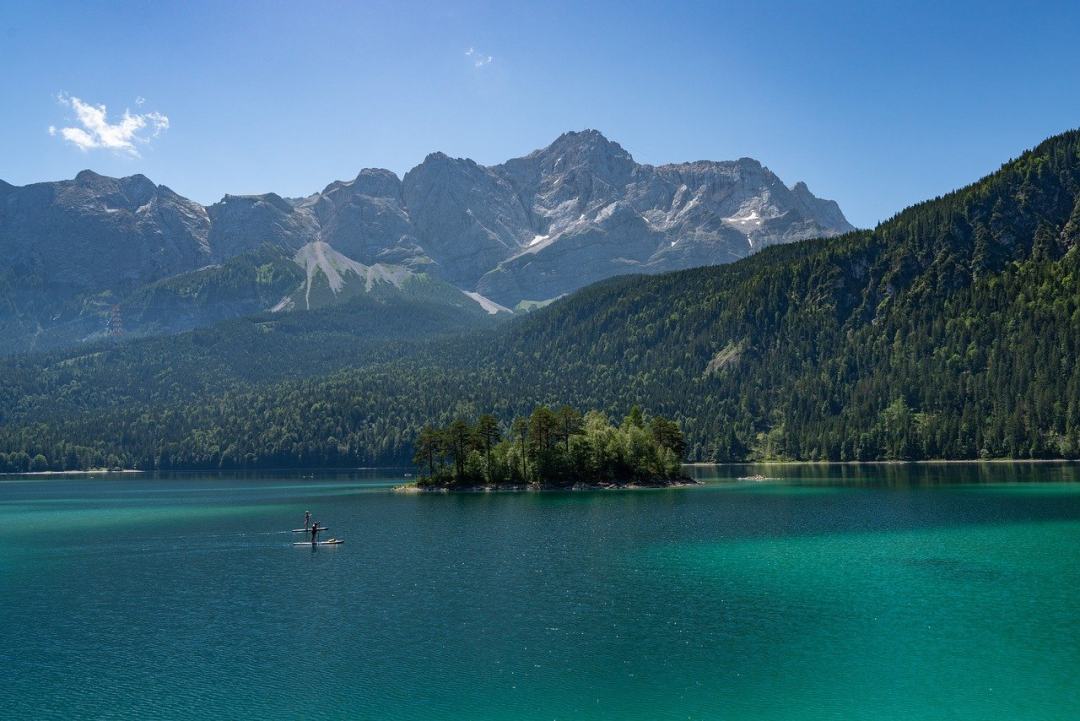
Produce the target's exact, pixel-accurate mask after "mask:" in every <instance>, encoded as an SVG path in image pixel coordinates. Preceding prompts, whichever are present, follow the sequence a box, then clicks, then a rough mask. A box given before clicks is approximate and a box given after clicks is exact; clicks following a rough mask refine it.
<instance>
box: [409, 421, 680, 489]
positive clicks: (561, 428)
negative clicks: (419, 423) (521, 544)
mask: <svg viewBox="0 0 1080 721" xmlns="http://www.w3.org/2000/svg"><path fill="white" fill-rule="evenodd" d="M415 447H416V454H415V456H414V458H413V460H414V462H415V463H416V465H417V467H418V468H419V469H420V472H421V476H420V478H419V479H418V480H417V481H416V482H415V483H410V484H407V485H404V486H399V487H398V488H397V489H396V490H398V491H399V492H406V493H408V492H414V493H421V492H427V491H431V492H448V491H495V490H499V491H502V490H506V491H512V490H586V489H607V488H664V487H669V486H681V485H694V484H696V481H694V480H693V479H691V478H690V477H689V476H687V475H685V474H684V473H683V471H682V456H683V452H684V451H685V450H686V444H685V441H684V440H683V434H682V430H680V428H679V425H678V424H677V423H676V422H675V421H672V420H668V419H667V418H664V417H662V416H652V417H646V416H645V414H644V413H643V412H642V411H641V409H640V408H638V407H637V406H635V407H634V408H633V409H631V411H630V413H629V414H628V415H627V416H626V418H624V419H623V421H622V423H621V424H620V425H617V426H616V425H613V424H612V423H611V421H609V420H608V418H607V416H605V415H604V414H603V413H601V412H599V411H595V410H593V411H589V412H588V413H585V414H584V415H582V414H581V413H580V412H579V411H578V410H577V409H575V408H572V407H570V406H562V407H561V408H558V409H555V410H553V409H551V408H549V407H547V406H540V407H538V408H536V409H535V410H534V411H533V412H532V414H531V415H529V416H528V417H520V418H516V419H515V420H514V421H513V422H512V423H511V424H510V425H509V427H508V428H505V429H504V428H503V427H502V426H500V424H499V421H498V419H497V418H496V417H495V416H493V415H490V414H485V415H482V416H480V417H479V418H478V419H477V420H476V421H475V422H470V421H469V420H466V419H464V418H458V419H457V420H455V421H453V422H451V423H450V424H449V425H447V426H441V427H436V426H432V425H427V426H425V427H424V428H423V429H422V430H421V431H420V434H419V436H418V437H417V439H416V446H415Z"/></svg>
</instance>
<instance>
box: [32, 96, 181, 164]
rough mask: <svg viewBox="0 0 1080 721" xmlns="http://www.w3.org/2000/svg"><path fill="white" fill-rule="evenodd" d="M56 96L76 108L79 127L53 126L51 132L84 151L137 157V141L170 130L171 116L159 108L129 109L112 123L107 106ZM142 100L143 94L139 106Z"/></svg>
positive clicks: (147, 141) (148, 140)
mask: <svg viewBox="0 0 1080 721" xmlns="http://www.w3.org/2000/svg"><path fill="white" fill-rule="evenodd" d="M56 99H57V100H58V101H59V102H60V103H61V104H62V105H65V106H67V107H69V108H71V109H72V110H74V111H75V118H76V120H77V122H78V126H72V127H67V128H59V129H58V128H56V127H55V126H52V125H50V126H49V135H54V136H55V135H57V134H59V135H60V137H62V138H63V139H64V140H66V141H67V142H69V143H71V144H72V145H74V146H75V147H77V148H79V149H80V150H84V151H85V150H94V149H96V148H104V149H105V150H112V151H114V152H117V153H126V154H127V155H131V156H134V157H136V158H137V157H139V150H138V148H137V147H136V143H139V144H146V143H149V142H150V141H151V140H152V139H153V138H156V137H157V136H158V135H161V133H162V132H164V131H165V130H168V129H169V118H168V117H167V116H165V115H162V114H161V113H159V112H156V111H152V112H149V113H135V114H134V115H133V114H132V113H131V111H129V110H127V109H125V110H124V114H123V115H122V116H120V119H119V120H118V121H117V122H115V123H110V122H109V116H108V112H107V111H106V109H105V106H104V105H92V104H90V103H86V102H83V101H82V100H80V99H79V98H76V97H75V96H74V95H67V94H64V93H61V94H60V95H58V96H57V98H56ZM140 100H142V98H141V97H140V98H138V99H137V100H136V101H135V103H136V105H141V104H142V103H141V102H139V101H140ZM144 102H145V101H144Z"/></svg>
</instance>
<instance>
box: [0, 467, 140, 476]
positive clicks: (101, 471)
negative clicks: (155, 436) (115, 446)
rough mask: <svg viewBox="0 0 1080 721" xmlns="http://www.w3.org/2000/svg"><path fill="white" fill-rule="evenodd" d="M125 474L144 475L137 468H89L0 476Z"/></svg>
mask: <svg viewBox="0 0 1080 721" xmlns="http://www.w3.org/2000/svg"><path fill="white" fill-rule="evenodd" d="M120 473H122V474H126V475H135V474H137V473H146V471H141V470H139V469H138V468H115V469H109V468H89V469H87V470H85V471H6V472H4V473H0V476H95V475H101V474H110V475H116V474H120Z"/></svg>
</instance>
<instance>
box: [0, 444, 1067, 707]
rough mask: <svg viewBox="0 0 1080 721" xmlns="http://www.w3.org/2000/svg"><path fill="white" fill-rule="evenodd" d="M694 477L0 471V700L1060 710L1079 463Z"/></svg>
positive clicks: (810, 469) (726, 471)
mask: <svg viewBox="0 0 1080 721" xmlns="http://www.w3.org/2000/svg"><path fill="white" fill-rule="evenodd" d="M692 472H693V473H694V474H695V475H697V476H698V477H699V478H701V479H702V480H705V481H706V483H705V484H704V485H702V486H699V487H694V488H681V489H669V490H649V491H620V492H612V491H602V492H576V493H526V494H509V493H506V494H477V495H424V496H412V495H402V494H394V493H391V492H390V491H389V489H390V487H391V486H392V485H393V484H395V483H399V482H401V480H402V472H401V471H370V472H368V471H365V472H355V473H348V474H317V475H316V476H315V477H314V478H303V477H301V476H300V475H299V474H292V475H290V474H284V473H265V474H249V475H214V474H204V475H198V474H191V475H166V476H124V477H118V476H102V477H97V478H88V477H70V478H59V477H23V478H18V477H8V478H0V710H2V711H0V715H2V717H3V718H9V719H16V718H27V717H33V718H35V719H191V718H196V717H205V716H207V715H210V716H212V717H216V718H222V719H230V720H232V719H242V720H247V719H298V718H318V719H321V720H329V719H410V720H411V719H416V720H417V721H439V720H442V719H469V720H477V721H483V720H488V719H500V720H502V719H507V720H508V719H525V720H533V719H536V720H539V719H547V720H551V719H567V720H570V719H630V720H638V719H641V720H646V719H648V720H650V721H655V720H664V719H671V720H673V721H674V720H676V719H679V720H685V719H753V720H757V719H761V720H765V719H768V720H773V719H776V720H779V719H785V720H791V719H799V720H801V721H816V720H818V719H844V720H862V719H865V720H867V721H870V720H874V721H883V720H890V719H927V720H931V719H933V720H935V721H936V720H939V719H949V720H957V721H966V720H969V719H970V720H971V721H976V720H977V721H993V720H996V719H1009V720H1015V719H1026V720H1029V721H1036V720H1041V719H1048V720H1049V719H1055V720H1060V719H1076V718H1080V467H1078V466H1076V465H1069V464H940V465H910V466H909V465H868V466H824V465H798V466H796V465H791V466H784V465H778V466H757V467H750V468H747V467H745V466H731V467H723V466H718V467H696V468H693V469H692ZM751 473H762V474H765V475H768V476H772V477H776V478H777V479H778V480H773V481H766V482H747V481H737V480H736V477H737V476H740V475H748V474H751ZM306 509H310V510H312V511H313V513H314V515H315V517H316V518H317V519H318V520H320V521H321V522H322V523H324V524H326V525H328V526H330V531H331V533H330V534H329V535H334V536H338V537H341V538H344V539H345V540H346V542H345V544H343V545H341V546H336V547H323V548H318V549H311V548H310V547H293V546H292V545H291V544H292V542H293V541H294V540H298V538H294V534H291V533H289V532H288V529H290V528H295V527H297V526H300V525H302V523H303V512H304V510H306ZM296 536H299V534H296Z"/></svg>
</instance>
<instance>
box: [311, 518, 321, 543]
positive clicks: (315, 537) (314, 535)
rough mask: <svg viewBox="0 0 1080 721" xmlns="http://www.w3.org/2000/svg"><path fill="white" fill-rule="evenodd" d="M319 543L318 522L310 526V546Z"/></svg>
mask: <svg viewBox="0 0 1080 721" xmlns="http://www.w3.org/2000/svg"><path fill="white" fill-rule="evenodd" d="M318 542H319V522H318V521H315V523H313V524H311V545H313V546H314V545H315V544H317V543H318Z"/></svg>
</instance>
